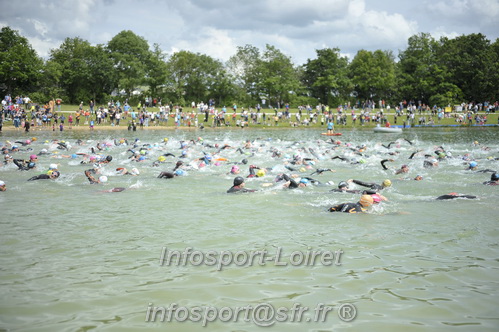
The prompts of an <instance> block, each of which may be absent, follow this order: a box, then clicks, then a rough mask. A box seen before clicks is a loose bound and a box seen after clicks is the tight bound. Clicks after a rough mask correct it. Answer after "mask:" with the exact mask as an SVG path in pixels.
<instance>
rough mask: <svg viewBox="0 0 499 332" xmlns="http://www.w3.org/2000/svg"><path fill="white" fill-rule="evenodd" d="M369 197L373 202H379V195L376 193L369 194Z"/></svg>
mask: <svg viewBox="0 0 499 332" xmlns="http://www.w3.org/2000/svg"><path fill="white" fill-rule="evenodd" d="M371 197H372V198H373V202H374V204H378V203H379V202H381V197H380V196H379V195H378V194H374V195H371Z"/></svg>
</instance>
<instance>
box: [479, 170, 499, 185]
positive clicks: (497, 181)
mask: <svg viewBox="0 0 499 332" xmlns="http://www.w3.org/2000/svg"><path fill="white" fill-rule="evenodd" d="M483 184H484V185H487V186H497V185H499V173H493V174H492V175H491V176H490V181H486V182H484V183H483Z"/></svg>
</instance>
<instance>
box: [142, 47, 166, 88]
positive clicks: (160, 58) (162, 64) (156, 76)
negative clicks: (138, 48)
mask: <svg viewBox="0 0 499 332" xmlns="http://www.w3.org/2000/svg"><path fill="white" fill-rule="evenodd" d="M153 48H154V49H153V51H152V53H151V57H150V58H149V60H148V62H147V69H146V70H147V73H146V79H145V82H146V83H147V85H148V86H149V92H150V94H151V95H153V96H156V95H158V91H159V89H160V88H161V87H165V86H166V80H167V78H168V66H167V64H166V56H165V55H164V54H163V51H162V50H161V49H160V48H159V45H158V44H154V46H153Z"/></svg>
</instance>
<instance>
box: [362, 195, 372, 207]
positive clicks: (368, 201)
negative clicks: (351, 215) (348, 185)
mask: <svg viewBox="0 0 499 332" xmlns="http://www.w3.org/2000/svg"><path fill="white" fill-rule="evenodd" d="M373 202H374V199H373V198H372V197H371V195H362V196H360V201H359V203H360V205H362V206H363V207H369V206H371V205H373Z"/></svg>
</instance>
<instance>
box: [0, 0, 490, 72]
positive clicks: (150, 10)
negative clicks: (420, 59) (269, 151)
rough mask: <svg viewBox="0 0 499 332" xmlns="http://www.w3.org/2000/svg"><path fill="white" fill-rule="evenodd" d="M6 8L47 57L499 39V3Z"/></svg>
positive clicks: (194, 2)
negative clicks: (66, 51) (126, 35)
mask: <svg viewBox="0 0 499 332" xmlns="http://www.w3.org/2000/svg"><path fill="white" fill-rule="evenodd" d="M0 1H1V2H2V9H3V10H2V11H1V12H0V25H4V26H10V27H11V28H13V29H15V30H19V31H20V33H21V35H23V36H25V37H27V38H28V40H29V41H30V42H31V43H32V45H33V47H34V48H35V49H36V50H37V51H38V53H39V54H40V55H42V56H46V55H47V54H48V53H47V52H48V50H49V49H50V48H57V47H59V46H60V44H61V43H62V42H63V41H64V39H65V38H67V37H69V38H74V37H80V38H82V39H85V40H87V41H89V42H90V43H91V44H92V45H96V44H105V43H107V42H108V41H109V40H110V39H111V38H113V37H114V36H115V35H116V34H118V33H119V32H120V31H122V30H131V31H133V32H134V33H136V34H137V35H139V36H141V37H144V38H145V39H146V40H147V41H148V42H149V44H150V45H152V44H154V43H157V44H159V45H160V47H161V49H163V50H165V51H170V52H171V51H173V50H188V51H192V52H199V53H202V54H207V55H209V56H212V57H215V58H218V59H221V60H223V61H225V60H227V59H228V58H229V57H230V56H232V55H233V54H235V51H236V47H237V46H244V45H246V44H251V45H253V46H256V47H258V48H260V49H261V50H263V49H264V48H265V45H266V44H270V45H273V46H275V47H276V48H278V49H279V50H281V51H282V52H283V53H284V54H286V55H289V56H291V58H292V60H293V61H294V62H295V63H296V64H303V63H305V62H306V60H307V59H308V58H315V56H316V52H315V50H316V49H322V48H325V47H330V48H335V47H338V48H339V49H340V51H341V53H342V54H356V53H357V51H358V50H360V49H367V50H372V51H374V50H376V49H381V50H392V51H394V53H395V54H396V53H397V51H398V50H400V49H404V48H405V47H406V46H407V40H408V38H409V37H410V36H412V35H415V34H417V33H419V32H429V33H431V34H432V35H434V37H435V38H439V37H440V36H456V35H461V34H470V33H477V32H482V33H484V34H485V35H486V36H487V37H488V38H489V39H491V40H495V38H497V37H499V26H498V23H497V21H498V20H497V19H496V18H497V16H498V15H499V1H498V0H473V1H472V0H436V2H431V3H430V2H429V1H430V0H425V1H423V2H412V1H396V0H322V1H318V0H253V1H246V2H240V1H234V0H184V1H177V0H142V1H140V2H139V1H135V0H120V1H113V0H65V1H63V0H23V1H6V0H0Z"/></svg>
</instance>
